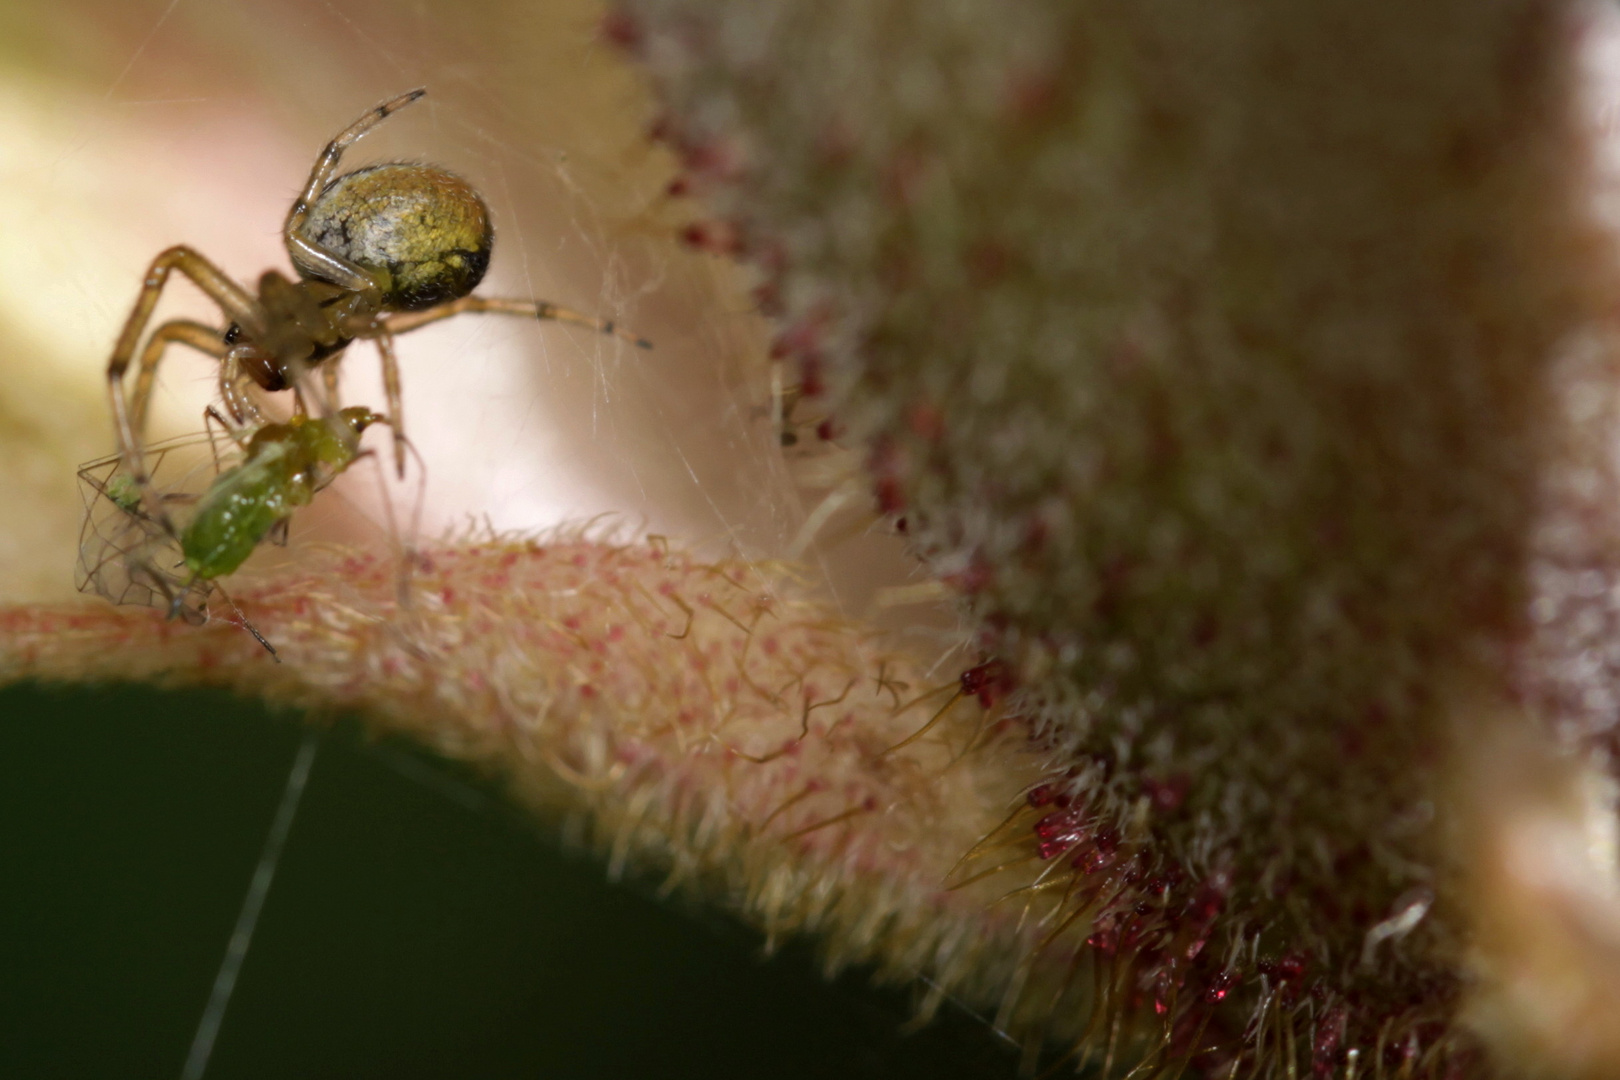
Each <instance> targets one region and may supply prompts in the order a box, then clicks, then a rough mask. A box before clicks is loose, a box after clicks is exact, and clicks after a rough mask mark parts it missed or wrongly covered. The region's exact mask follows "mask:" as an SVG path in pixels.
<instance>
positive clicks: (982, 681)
mask: <svg viewBox="0 0 1620 1080" xmlns="http://www.w3.org/2000/svg"><path fill="white" fill-rule="evenodd" d="M961 685H962V694H963V696H964V697H977V698H978V699H979V704H980V705H982V706H984V707H985V708H986V709H988V708H989V707H990V706H992V705H994V704H995V703H996V700H997V699H998V698H999V697H1001V696H1002V695H1003V694H1005V693H1006V692H1007V691H1008V690H1010V689H1012V674H1011V672H1009V671H1008V670H1007V665H1006V664H1004V663H1002V662H1001V661H1000V660H998V659H996V658H995V657H991V658H990V659H989V660H985V661H983V662H982V663H979V664H975V665H974V666H973V667H970V668H968V669H967V670H966V671H964V672H962V678H961Z"/></svg>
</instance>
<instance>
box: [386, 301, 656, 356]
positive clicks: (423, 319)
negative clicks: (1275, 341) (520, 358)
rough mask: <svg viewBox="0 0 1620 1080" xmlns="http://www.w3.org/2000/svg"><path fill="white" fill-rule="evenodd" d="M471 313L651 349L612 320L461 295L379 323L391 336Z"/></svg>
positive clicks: (552, 307) (541, 304) (543, 304)
mask: <svg viewBox="0 0 1620 1080" xmlns="http://www.w3.org/2000/svg"><path fill="white" fill-rule="evenodd" d="M474 312H484V313H488V314H491V315H516V316H518V317H519V318H524V319H539V320H540V321H541V322H561V323H568V324H569V325H570V326H583V327H585V328H586V329H587V330H595V331H596V332H597V333H598V334H612V335H613V336H614V337H618V338H623V339H624V340H625V341H628V342H629V343H630V344H632V345H634V346H636V347H637V348H638V349H650V348H652V342H650V341H648V340H647V339H646V338H644V337H641V336H640V335H639V334H636V333H634V332H632V331H630V330H627V329H625V328H624V327H622V326H620V325H619V324H618V323H616V322H614V321H613V320H612V319H598V318H596V317H594V316H591V315H585V314H582V313H580V312H578V311H573V310H571V309H569V308H565V307H559V306H558V305H556V304H549V303H547V302H546V301H544V300H504V299H501V298H499V297H489V296H463V297H462V298H461V299H459V300H452V301H450V302H449V303H447V304H440V305H439V306H437V307H430V308H424V309H423V310H421V311H402V312H394V313H391V314H388V315H385V316H383V318H382V324H383V326H384V327H386V328H387V330H388V331H389V332H391V333H395V334H403V333H405V332H407V331H409V330H415V329H416V328H417V327H419V326H426V325H427V324H428V323H432V322H438V321H439V320H440V319H448V318H451V317H452V316H455V315H467V314H471V313H474Z"/></svg>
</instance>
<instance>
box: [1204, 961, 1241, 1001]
mask: <svg viewBox="0 0 1620 1080" xmlns="http://www.w3.org/2000/svg"><path fill="white" fill-rule="evenodd" d="M1237 981H1238V977H1237V973H1236V972H1235V971H1232V970H1231V969H1230V968H1228V969H1226V970H1224V971H1221V972H1218V973H1217V974H1216V976H1215V977H1214V978H1213V979H1211V980H1210V981H1209V985H1208V986H1207V987H1205V988H1204V1000H1205V1001H1207V1002H1209V1004H1211V1005H1214V1004H1215V1003H1217V1002H1219V1001H1223V1000H1225V998H1226V995H1227V994H1229V993H1231V992H1232V987H1234V986H1236V985H1237Z"/></svg>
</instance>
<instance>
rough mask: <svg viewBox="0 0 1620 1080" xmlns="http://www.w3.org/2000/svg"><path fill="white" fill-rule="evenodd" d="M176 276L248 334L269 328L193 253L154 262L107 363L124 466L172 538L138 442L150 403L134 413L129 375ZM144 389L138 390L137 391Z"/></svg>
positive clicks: (245, 298) (177, 250) (175, 251)
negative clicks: (139, 421)
mask: <svg viewBox="0 0 1620 1080" xmlns="http://www.w3.org/2000/svg"><path fill="white" fill-rule="evenodd" d="M175 270H179V271H180V273H182V274H183V275H185V276H186V277H188V278H190V279H191V280H192V282H193V283H194V284H195V285H196V286H197V287H198V288H199V289H201V290H202V291H203V292H204V293H206V294H207V295H208V298H209V299H210V300H212V301H214V303H216V304H218V305H219V307H220V309H221V310H222V311H224V312H225V314H226V315H227V316H228V317H229V318H230V319H232V320H233V321H234V322H236V323H237V324H239V325H240V326H242V327H243V328H244V329H247V330H249V331H250V332H253V331H257V332H263V328H264V312H263V309H262V308H260V307H259V303H258V301H256V300H255V299H254V298H253V297H252V296H250V295H249V294H248V293H247V291H246V290H244V289H243V288H242V287H241V286H240V285H238V284H237V283H236V282H234V281H232V280H231V279H230V278H229V277H227V276H226V275H225V273H224V271H222V270H220V269H219V268H218V267H217V266H215V265H214V264H213V263H211V262H209V261H208V260H207V259H206V258H204V257H203V256H202V255H200V254H198V253H197V252H196V251H194V250H193V249H191V248H188V247H184V246H180V247H172V248H169V249H167V250H166V251H163V252H161V253H160V254H159V255H158V257H157V258H155V259H153V260H152V265H151V266H150V267H149V268H148V269H147V271H146V279H145V281H144V282H143V284H142V285H141V292H140V295H139V296H138V297H137V298H136V300H135V307H134V309H133V310H131V311H130V313H129V318H128V319H126V320H125V321H124V328H123V330H122V332H120V333H119V335H118V343H117V344H116V345H115V346H114V347H113V354H112V359H111V360H109V361H108V362H107V393H108V397H109V399H110V401H111V404H112V413H113V427H114V430H115V432H116V434H117V436H118V453H119V456H120V457H122V458H123V460H124V466H125V469H126V470H127V471H128V473H129V476H130V480H131V481H133V482H134V483H135V485H136V486H137V487H138V488H139V490H140V492H141V501H142V502H143V503H145V504H146V505H147V506H148V507H150V508H153V509H155V510H156V511H157V515H158V516H159V517H160V520H162V522H163V524H164V528H165V529H167V530H168V531H169V532H170V533H171V534H172V532H173V526H172V525H171V524H170V523H169V521H168V517H167V515H164V514H163V512H162V507H161V506H160V505H159V502H158V500H157V498H156V496H155V493H154V492H153V491H152V479H151V477H150V476H149V475H148V474H147V470H146V462H145V459H144V455H143V453H142V444H141V440H140V439H139V438H138V437H137V432H138V430H139V429H138V428H137V426H136V424H135V420H136V417H137V415H139V416H140V417H141V418H142V419H144V414H145V401H144V399H142V400H141V401H140V402H139V403H138V405H139V409H140V412H139V414H137V413H136V412H135V410H132V409H131V408H130V406H129V401H128V399H127V397H126V395H125V393H124V375H125V373H126V372H127V371H128V369H129V364H130V361H131V360H132V359H133V358H134V356H135V348H136V346H137V345H138V344H140V340H141V334H142V333H143V332H145V330H146V324H147V323H148V322H150V321H151V319H152V312H153V310H154V309H155V308H156V307H157V302H158V298H159V297H160V296H161V295H162V293H163V286H164V285H165V284H167V282H168V280H169V275H170V274H171V273H172V272H173V271H175ZM188 333H189V332H188ZM177 340H180V339H178V338H177ZM188 344H190V342H188ZM138 389H139V387H138V386H137V391H138Z"/></svg>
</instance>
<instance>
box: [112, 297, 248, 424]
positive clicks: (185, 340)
mask: <svg viewBox="0 0 1620 1080" xmlns="http://www.w3.org/2000/svg"><path fill="white" fill-rule="evenodd" d="M174 344H179V345H189V346H191V347H192V348H193V349H196V350H197V351H198V352H200V353H204V354H206V355H208V356H212V357H213V358H214V359H215V360H219V359H222V358H223V357H224V356H225V351H226V347H225V342H224V341H223V340H222V339H221V338H220V335H219V331H218V330H215V329H214V328H213V327H211V326H204V325H203V324H202V323H197V322H192V321H190V320H189V319H175V320H173V321H171V322H166V323H164V324H163V325H162V326H160V327H158V328H157V329H156V330H154V331H152V336H151V337H149V338H147V339H146V347H145V348H144V349H142V350H141V359H140V364H139V367H138V368H137V370H136V373H135V396H134V397H133V398H132V399H131V400H130V405H129V421H130V426H131V427H133V428H134V429H135V434H136V435H137V436H139V437H141V438H145V437H146V410H147V406H148V404H149V403H150V402H151V400H152V383H153V380H154V379H156V378H157V368H158V364H159V363H160V362H161V361H162V359H163V354H164V352H165V351H166V350H167V349H168V347H169V346H170V345H174Z"/></svg>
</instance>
